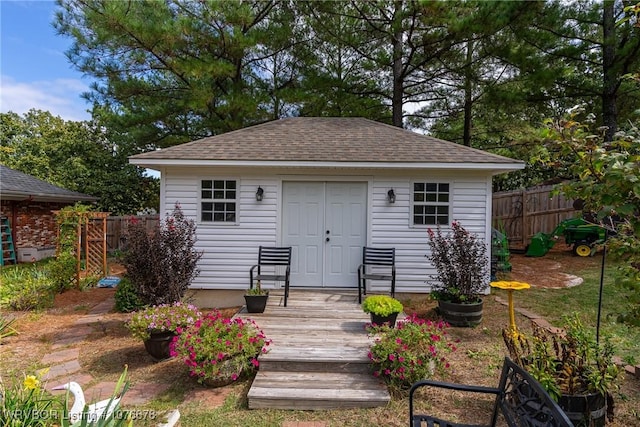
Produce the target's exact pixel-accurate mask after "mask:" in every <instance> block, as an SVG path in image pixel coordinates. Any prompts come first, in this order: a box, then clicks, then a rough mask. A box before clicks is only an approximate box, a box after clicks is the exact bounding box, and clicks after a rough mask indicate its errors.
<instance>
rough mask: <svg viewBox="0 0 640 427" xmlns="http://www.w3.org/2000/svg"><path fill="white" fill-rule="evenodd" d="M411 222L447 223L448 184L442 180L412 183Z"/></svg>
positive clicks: (415, 223) (417, 223)
mask: <svg viewBox="0 0 640 427" xmlns="http://www.w3.org/2000/svg"><path fill="white" fill-rule="evenodd" d="M413 224H414V225H447V224H449V184H447V183H442V182H416V183H414V184H413Z"/></svg>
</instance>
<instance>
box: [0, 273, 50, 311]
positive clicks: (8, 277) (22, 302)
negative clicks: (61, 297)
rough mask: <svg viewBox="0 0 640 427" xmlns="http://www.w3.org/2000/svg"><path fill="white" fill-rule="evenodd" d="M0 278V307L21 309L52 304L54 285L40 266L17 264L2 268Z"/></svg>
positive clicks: (37, 308)
mask: <svg viewBox="0 0 640 427" xmlns="http://www.w3.org/2000/svg"><path fill="white" fill-rule="evenodd" d="M0 279H1V281H2V286H0V307H7V308H10V309H12V310H18V311H22V310H39V309H43V308H47V307H51V306H52V305H53V296H54V295H55V290H54V286H53V285H52V282H51V280H50V278H49V277H48V274H47V272H46V270H45V269H44V268H42V267H31V266H30V267H29V268H28V267H24V266H22V265H18V266H12V267H10V268H3V269H2V272H1V274H0Z"/></svg>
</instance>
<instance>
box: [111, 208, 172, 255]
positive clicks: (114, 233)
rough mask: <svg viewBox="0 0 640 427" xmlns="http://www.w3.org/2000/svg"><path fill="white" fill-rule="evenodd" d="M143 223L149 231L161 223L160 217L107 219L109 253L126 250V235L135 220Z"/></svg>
mask: <svg viewBox="0 0 640 427" xmlns="http://www.w3.org/2000/svg"><path fill="white" fill-rule="evenodd" d="M134 218H135V219H136V220H137V221H139V222H142V223H143V224H144V225H145V228H146V229H147V230H148V231H151V230H153V229H154V228H155V226H156V225H158V223H159V222H160V215H158V214H155V215H137V216H133V215H128V216H110V217H108V218H107V251H109V252H114V251H118V250H122V249H123V248H124V243H125V240H124V235H125V232H126V230H127V227H128V225H129V222H130V221H132V220H133V219H134Z"/></svg>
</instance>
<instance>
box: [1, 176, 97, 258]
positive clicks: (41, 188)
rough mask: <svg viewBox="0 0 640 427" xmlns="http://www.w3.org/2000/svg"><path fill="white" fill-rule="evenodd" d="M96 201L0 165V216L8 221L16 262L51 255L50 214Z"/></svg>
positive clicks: (53, 235)
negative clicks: (79, 203) (80, 203)
mask: <svg viewBox="0 0 640 427" xmlns="http://www.w3.org/2000/svg"><path fill="white" fill-rule="evenodd" d="M96 200H98V199H97V198H96V197H93V196H89V195H87V194H82V193H78V192H76V191H70V190H66V189H64V188H60V187H58V186H55V185H52V184H49V183H48V182H45V181H42V180H40V179H38V178H35V177H33V176H31V175H27V174H25V173H22V172H18V171H16V170H13V169H10V168H8V167H6V166H4V165H0V214H1V215H2V216H3V217H6V218H8V219H9V223H10V225H11V234H12V237H13V242H14V246H15V248H16V252H17V253H16V256H17V259H18V261H19V262H30V261H33V260H39V259H42V258H46V257H48V256H53V254H54V252H55V244H56V241H55V240H56V221H55V216H54V214H53V212H52V211H55V210H59V209H61V208H63V207H65V206H68V205H72V204H74V203H76V202H87V203H91V202H95V201H96Z"/></svg>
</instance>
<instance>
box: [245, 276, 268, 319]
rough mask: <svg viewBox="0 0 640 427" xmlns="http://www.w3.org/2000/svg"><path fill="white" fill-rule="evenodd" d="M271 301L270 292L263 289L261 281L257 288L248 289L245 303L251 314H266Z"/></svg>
mask: <svg viewBox="0 0 640 427" xmlns="http://www.w3.org/2000/svg"><path fill="white" fill-rule="evenodd" d="M268 299H269V291H267V290H264V289H262V286H261V284H260V280H257V281H256V286H255V287H251V288H249V289H247V292H246V294H245V295H244V301H245V303H246V305H247V311H248V312H249V313H264V310H265V308H266V307H267V301H268Z"/></svg>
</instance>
